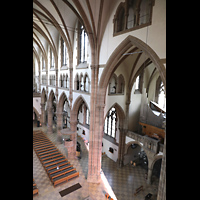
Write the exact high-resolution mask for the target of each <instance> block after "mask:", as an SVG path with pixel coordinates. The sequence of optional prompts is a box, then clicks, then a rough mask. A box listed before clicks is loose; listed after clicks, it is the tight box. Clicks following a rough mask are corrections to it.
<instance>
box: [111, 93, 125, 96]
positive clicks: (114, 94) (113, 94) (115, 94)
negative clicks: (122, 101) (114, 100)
mask: <svg viewBox="0 0 200 200" xmlns="http://www.w3.org/2000/svg"><path fill="white" fill-rule="evenodd" d="M117 95H124V93H108V96H117Z"/></svg>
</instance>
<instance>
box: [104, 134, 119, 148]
mask: <svg viewBox="0 0 200 200" xmlns="http://www.w3.org/2000/svg"><path fill="white" fill-rule="evenodd" d="M103 138H104V139H106V140H108V141H109V142H111V143H113V144H115V145H116V146H119V144H118V143H116V139H115V138H113V137H112V136H109V135H107V134H105V133H104V135H103Z"/></svg>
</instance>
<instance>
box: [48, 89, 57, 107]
mask: <svg viewBox="0 0 200 200" xmlns="http://www.w3.org/2000/svg"><path fill="white" fill-rule="evenodd" d="M54 97H55V98H56V96H55V94H54V91H53V89H52V90H51V92H50V94H49V98H48V106H52V101H53V99H54Z"/></svg>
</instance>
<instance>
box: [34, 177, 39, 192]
mask: <svg viewBox="0 0 200 200" xmlns="http://www.w3.org/2000/svg"><path fill="white" fill-rule="evenodd" d="M35 194H38V188H37V186H36V183H35V180H34V179H33V195H35Z"/></svg>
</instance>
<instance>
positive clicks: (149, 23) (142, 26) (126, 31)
mask: <svg viewBox="0 0 200 200" xmlns="http://www.w3.org/2000/svg"><path fill="white" fill-rule="evenodd" d="M149 25H151V22H148V23H145V24H140V25H138V26H135V27H132V28H129V29H128V28H127V29H125V30H122V31H119V32H115V33H113V37H115V36H118V35H121V34H124V33H128V32H130V31H135V30H138V29H141V28H144V27H146V26H149Z"/></svg>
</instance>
